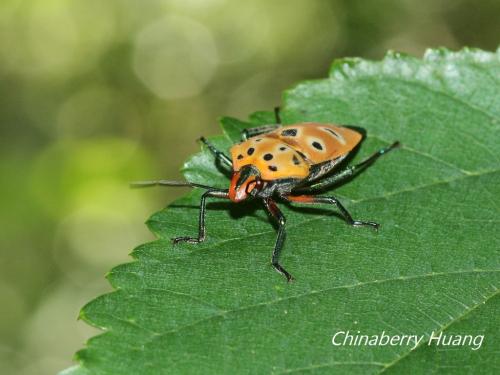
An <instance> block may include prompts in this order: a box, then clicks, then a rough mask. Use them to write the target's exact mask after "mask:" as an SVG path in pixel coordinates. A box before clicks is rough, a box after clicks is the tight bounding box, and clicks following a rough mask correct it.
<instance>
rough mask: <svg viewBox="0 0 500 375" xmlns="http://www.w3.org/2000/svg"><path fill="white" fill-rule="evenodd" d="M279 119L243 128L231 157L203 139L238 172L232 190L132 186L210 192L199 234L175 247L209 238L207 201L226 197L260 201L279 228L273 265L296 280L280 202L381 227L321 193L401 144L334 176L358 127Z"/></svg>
mask: <svg viewBox="0 0 500 375" xmlns="http://www.w3.org/2000/svg"><path fill="white" fill-rule="evenodd" d="M275 115H276V124H272V125H265V126H261V127H257V128H250V129H245V130H243V132H242V141H241V142H240V143H238V144H235V145H233V146H232V147H231V149H230V155H231V157H228V156H227V155H225V154H224V153H223V152H222V151H220V150H218V149H217V148H215V147H214V146H213V145H212V144H211V143H210V142H208V141H207V140H206V139H205V138H203V137H201V138H200V140H201V141H202V142H203V143H204V144H205V145H206V147H207V148H208V149H209V150H210V151H211V153H212V154H213V155H214V156H215V158H216V159H217V160H218V161H219V162H220V164H221V165H222V166H224V167H225V168H227V169H228V170H229V171H230V172H231V173H232V178H231V182H230V185H229V189H227V190H226V189H219V188H214V187H211V186H205V185H201V184H195V183H191V182H178V181H167V180H157V181H142V182H136V183H133V184H132V186H135V187H145V186H154V185H164V186H191V187H199V188H202V189H205V190H206V191H205V193H204V194H203V195H202V197H201V202H200V216H199V232H198V236H197V237H178V238H175V239H173V242H174V244H176V243H179V242H188V243H193V244H196V243H200V242H203V241H204V240H205V209H206V200H207V198H211V197H215V198H226V199H230V200H231V201H233V202H235V203H238V202H241V201H244V200H247V199H256V200H260V201H261V202H262V203H263V205H264V208H265V209H266V211H267V212H268V214H269V215H270V217H271V218H272V219H273V220H275V221H276V223H277V224H278V236H277V238H276V243H275V245H274V250H273V253H272V256H271V264H272V266H273V268H274V269H275V270H276V271H277V272H279V273H280V274H281V275H283V276H284V277H286V279H287V281H288V282H290V281H292V280H293V277H292V275H290V274H289V273H288V272H287V271H286V270H285V269H284V268H283V266H281V264H280V263H279V256H280V252H281V249H282V247H283V243H284V241H285V234H286V232H285V222H286V220H285V217H284V215H283V214H282V213H281V211H280V209H279V208H278V205H277V204H276V201H277V200H282V201H286V202H297V203H306V204H331V205H334V206H336V207H337V209H338V210H339V211H340V213H341V215H342V216H343V218H344V219H345V221H346V222H347V223H348V224H350V225H352V226H367V227H372V228H374V229H378V227H379V225H378V224H377V223H374V222H371V221H359V220H354V219H353V218H352V216H351V214H350V213H349V212H348V211H347V209H346V208H345V207H344V206H343V205H342V204H341V203H340V201H339V200H338V199H337V198H335V197H334V196H319V195H316V194H317V193H318V192H320V191H322V190H324V189H325V188H327V187H330V186H333V185H335V184H337V183H339V182H341V181H342V180H345V179H347V178H349V177H351V176H353V175H355V174H357V173H359V172H361V171H362V170H364V169H365V168H366V167H368V166H369V165H371V164H372V163H373V162H375V160H377V159H378V158H379V157H380V156H382V155H384V154H386V153H387V152H389V151H391V150H392V149H394V148H396V147H398V146H399V142H394V143H393V144H392V145H390V146H388V147H386V148H383V149H380V150H378V151H377V152H375V153H374V154H372V155H371V156H370V157H368V158H367V159H365V160H363V161H362V162H360V163H359V164H356V165H353V166H348V167H346V168H345V169H342V170H340V171H338V172H336V173H331V172H332V171H333V170H334V169H335V168H336V167H337V166H338V165H339V164H340V163H341V162H342V161H343V160H344V159H345V158H346V157H347V155H348V154H349V153H350V152H351V151H352V150H353V149H354V148H355V147H356V146H357V145H358V144H359V143H360V142H361V140H362V138H363V135H362V134H361V133H360V132H359V131H358V130H355V129H354V128H351V127H346V126H340V125H333V124H321V123H315V122H305V123H299V124H292V125H286V126H282V125H281V121H280V116H279V108H276V109H275Z"/></svg>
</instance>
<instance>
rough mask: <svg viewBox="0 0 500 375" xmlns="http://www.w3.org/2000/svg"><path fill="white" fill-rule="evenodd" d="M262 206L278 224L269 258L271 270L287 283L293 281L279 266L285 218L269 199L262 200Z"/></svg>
mask: <svg viewBox="0 0 500 375" xmlns="http://www.w3.org/2000/svg"><path fill="white" fill-rule="evenodd" d="M264 206H265V207H266V210H267V212H268V213H269V214H270V215H271V217H272V218H273V219H274V220H276V222H277V223H278V237H277V238H276V243H275V245H274V250H273V255H272V258H271V264H272V266H273V268H274V269H275V270H276V271H277V272H278V273H280V274H282V275H283V276H285V277H286V280H287V281H288V282H291V281H293V277H292V275H290V274H289V273H288V272H287V271H286V270H285V269H284V268H283V267H282V266H281V265H280V264H279V256H280V253H281V249H282V248H283V243H284V242H285V236H286V232H285V223H286V220H285V216H283V214H282V213H281V211H280V209H279V208H278V206H277V205H276V202H274V201H273V200H272V199H270V198H266V199H264Z"/></svg>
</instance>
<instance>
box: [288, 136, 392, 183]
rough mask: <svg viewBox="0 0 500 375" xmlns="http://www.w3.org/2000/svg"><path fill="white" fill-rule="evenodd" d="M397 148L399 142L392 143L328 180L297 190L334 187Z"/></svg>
mask: <svg viewBox="0 0 500 375" xmlns="http://www.w3.org/2000/svg"><path fill="white" fill-rule="evenodd" d="M399 146H400V143H399V142H394V143H393V144H392V145H390V146H389V147H385V148H382V149H380V150H378V151H377V152H375V153H373V154H372V155H371V156H369V157H368V158H366V159H365V160H363V161H362V162H360V163H359V164H356V165H352V166H349V167H347V168H346V169H344V170H342V171H340V172H338V173H336V174H334V175H333V176H330V177H328V178H325V179H323V180H320V181H318V182H315V183H313V184H311V185H309V186H304V187H303V188H299V189H297V190H298V191H304V192H306V191H307V192H313V191H317V190H322V189H324V188H326V187H329V186H331V185H335V184H336V183H338V182H340V181H342V180H344V179H346V178H349V177H351V176H353V175H355V174H357V173H359V172H361V171H363V170H364V169H365V168H367V167H369V166H370V165H371V164H373V163H374V162H375V161H376V160H377V159H378V158H379V157H381V156H382V155H385V154H387V153H388V152H389V151H391V150H392V149H394V148H397V147H399Z"/></svg>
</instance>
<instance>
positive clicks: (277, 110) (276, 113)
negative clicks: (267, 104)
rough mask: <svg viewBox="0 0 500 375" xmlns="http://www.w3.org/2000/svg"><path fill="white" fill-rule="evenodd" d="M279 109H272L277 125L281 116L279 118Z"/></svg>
mask: <svg viewBox="0 0 500 375" xmlns="http://www.w3.org/2000/svg"><path fill="white" fill-rule="evenodd" d="M280 111H281V108H280V107H274V118H275V119H276V123H277V124H281V116H280Z"/></svg>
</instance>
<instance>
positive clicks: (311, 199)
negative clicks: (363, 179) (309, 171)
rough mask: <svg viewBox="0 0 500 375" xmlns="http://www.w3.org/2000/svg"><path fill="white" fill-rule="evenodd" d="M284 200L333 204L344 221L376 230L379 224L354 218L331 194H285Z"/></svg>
mask: <svg viewBox="0 0 500 375" xmlns="http://www.w3.org/2000/svg"><path fill="white" fill-rule="evenodd" d="M283 198H284V199H285V200H287V201H289V202H297V203H306V204H333V205H335V206H336V207H337V208H338V209H339V211H340V213H341V214H342V216H343V217H344V219H345V221H347V223H348V224H350V225H352V226H355V227H359V226H366V227H372V228H373V229H375V230H377V229H378V227H379V224H377V223H374V222H372V221H359V220H354V219H353V218H352V216H351V214H350V213H349V211H347V209H346V208H345V207H344V206H343V205H342V203H340V201H339V200H338V199H337V198H335V197H333V196H331V197H317V196H314V195H295V196H294V195H287V196H284V197H283Z"/></svg>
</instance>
